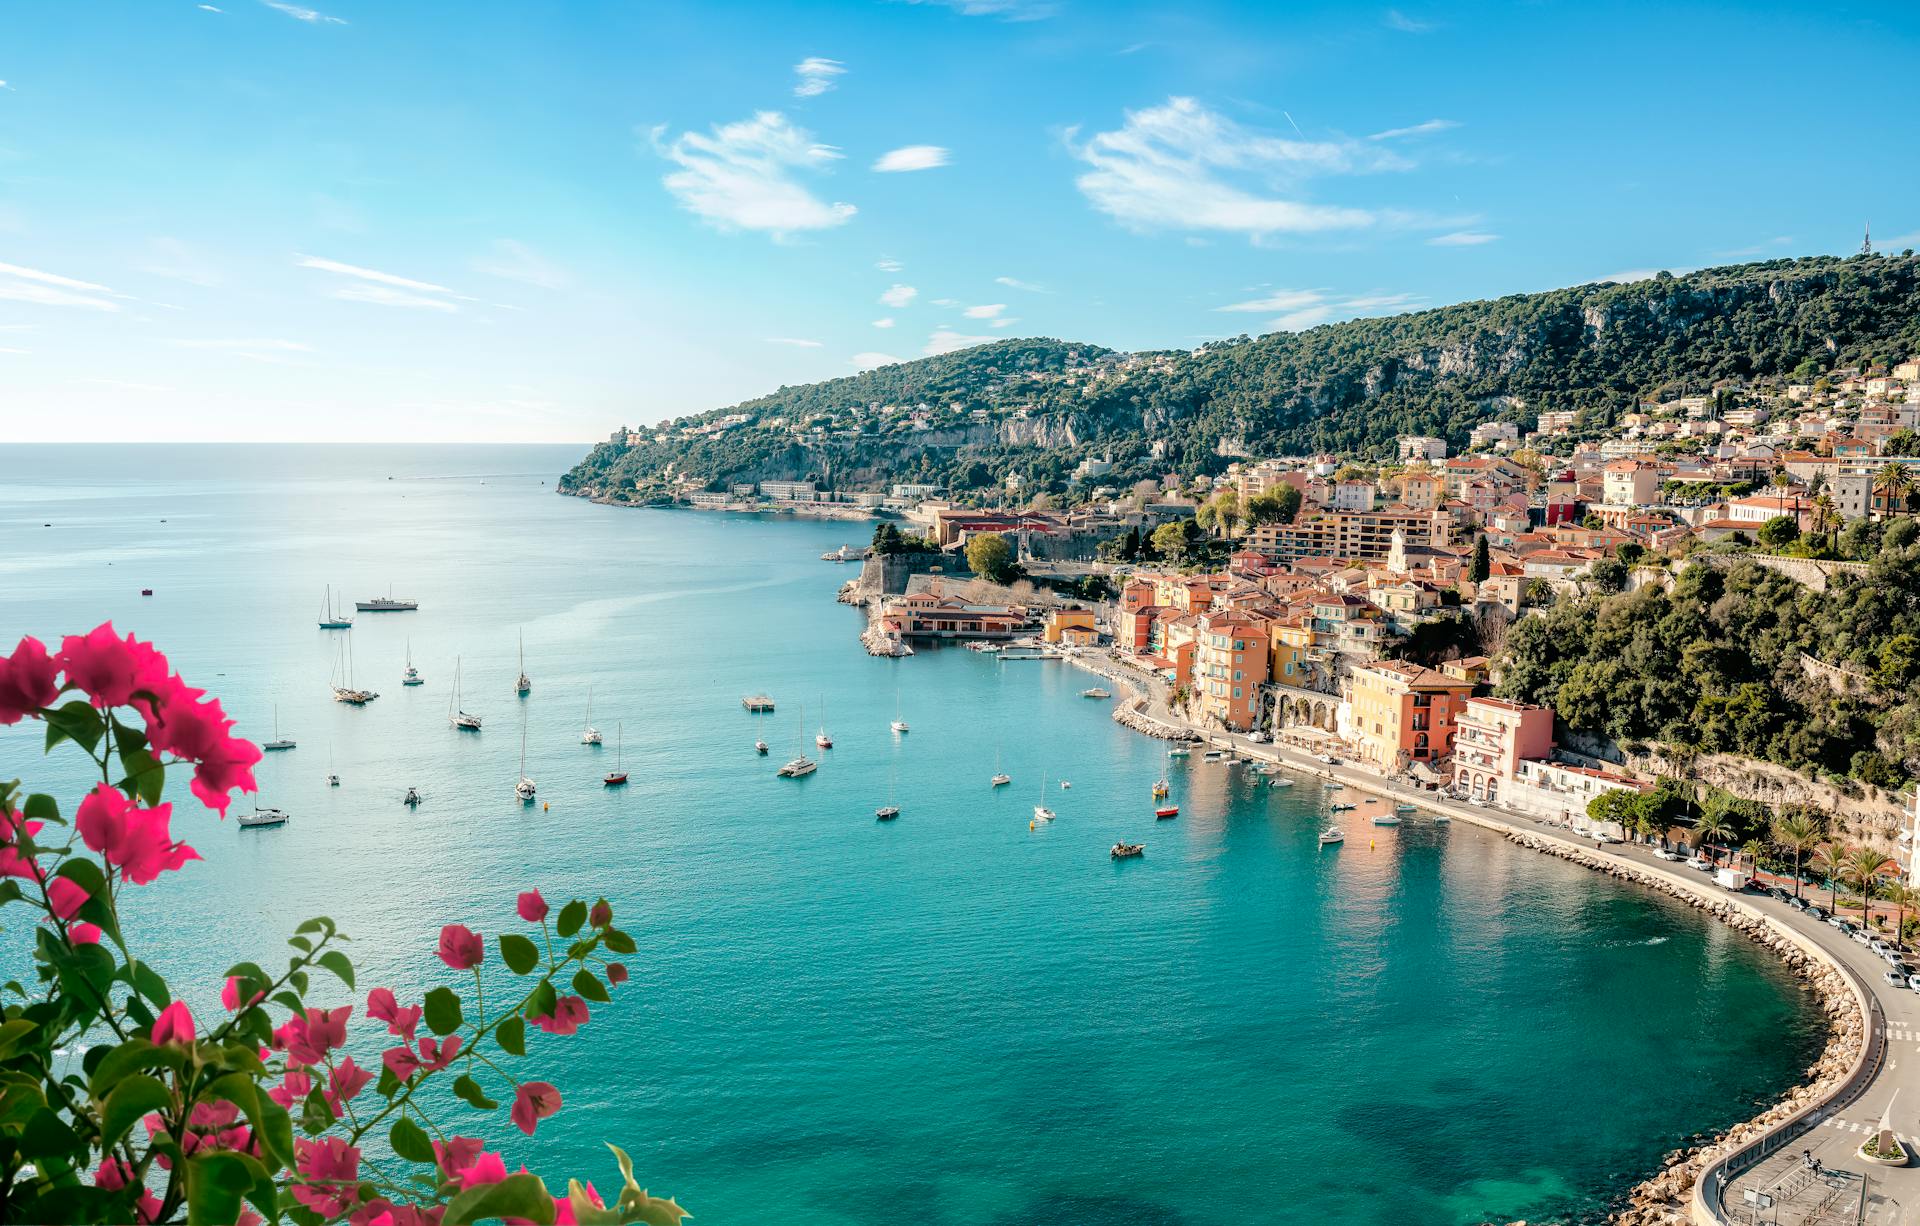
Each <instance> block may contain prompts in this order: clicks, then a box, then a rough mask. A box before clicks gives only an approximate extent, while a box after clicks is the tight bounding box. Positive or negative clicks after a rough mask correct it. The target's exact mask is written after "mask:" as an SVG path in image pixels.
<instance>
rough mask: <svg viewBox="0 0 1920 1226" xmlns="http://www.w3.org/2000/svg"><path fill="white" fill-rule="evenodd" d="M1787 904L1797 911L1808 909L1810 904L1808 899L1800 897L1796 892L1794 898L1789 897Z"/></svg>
mask: <svg viewBox="0 0 1920 1226" xmlns="http://www.w3.org/2000/svg"><path fill="white" fill-rule="evenodd" d="M1787 905H1788V906H1789V907H1792V908H1793V909H1794V910H1795V911H1805V910H1806V909H1807V905H1808V904H1807V900H1806V899H1804V898H1802V897H1800V896H1799V895H1798V894H1795V895H1794V896H1793V897H1792V898H1789V899H1787Z"/></svg>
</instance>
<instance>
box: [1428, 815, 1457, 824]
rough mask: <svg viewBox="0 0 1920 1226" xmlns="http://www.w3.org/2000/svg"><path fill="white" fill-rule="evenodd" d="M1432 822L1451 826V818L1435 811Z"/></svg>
mask: <svg viewBox="0 0 1920 1226" xmlns="http://www.w3.org/2000/svg"><path fill="white" fill-rule="evenodd" d="M1433 824H1434V825H1436V826H1451V825H1453V819H1452V818H1451V817H1449V816H1447V815H1446V814H1445V813H1436V814H1434V815H1433Z"/></svg>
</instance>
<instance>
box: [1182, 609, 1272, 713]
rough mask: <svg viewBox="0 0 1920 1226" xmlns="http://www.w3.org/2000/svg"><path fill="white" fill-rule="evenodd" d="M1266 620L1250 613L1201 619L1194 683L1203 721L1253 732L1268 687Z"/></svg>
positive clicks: (1194, 667)
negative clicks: (1264, 692)
mask: <svg viewBox="0 0 1920 1226" xmlns="http://www.w3.org/2000/svg"><path fill="white" fill-rule="evenodd" d="M1267 635H1268V624H1267V619H1266V618H1264V617H1258V616H1256V615H1254V614H1251V613H1241V612H1218V613H1209V614H1206V615H1205V616H1203V617H1202V618H1201V619H1200V626H1199V636H1198V638H1197V640H1196V646H1195V653H1194V663H1193V680H1194V687H1193V688H1194V695H1195V697H1196V698H1197V699H1198V701H1199V707H1200V716H1201V719H1202V720H1207V719H1212V720H1214V721H1216V722H1218V723H1220V724H1223V725H1225V726H1226V727H1228V728H1232V729H1235V730H1240V731H1244V730H1246V729H1249V728H1252V727H1253V725H1254V723H1255V721H1256V719H1257V718H1258V716H1259V713H1260V687H1261V686H1263V685H1265V684H1266V683H1267Z"/></svg>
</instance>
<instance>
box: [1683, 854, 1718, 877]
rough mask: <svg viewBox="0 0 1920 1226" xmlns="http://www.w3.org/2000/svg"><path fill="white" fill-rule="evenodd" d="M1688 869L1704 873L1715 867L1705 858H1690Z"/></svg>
mask: <svg viewBox="0 0 1920 1226" xmlns="http://www.w3.org/2000/svg"><path fill="white" fill-rule="evenodd" d="M1687 867H1688V868H1692V869H1698V870H1699V871H1701V872H1703V873H1704V872H1706V871H1708V870H1709V869H1711V868H1712V867H1713V862H1712V861H1711V860H1709V859H1707V858H1706V857H1705V856H1688V857H1687Z"/></svg>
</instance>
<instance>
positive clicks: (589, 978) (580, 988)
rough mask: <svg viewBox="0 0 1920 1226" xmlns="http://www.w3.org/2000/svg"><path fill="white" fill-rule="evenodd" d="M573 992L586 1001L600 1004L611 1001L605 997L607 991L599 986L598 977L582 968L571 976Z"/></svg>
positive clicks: (608, 997)
mask: <svg viewBox="0 0 1920 1226" xmlns="http://www.w3.org/2000/svg"><path fill="white" fill-rule="evenodd" d="M573 990H574V991H576V992H578V993H580V995H582V996H584V997H586V998H587V999H588V1000H593V1001H599V1002H600V1003H601V1004H605V1003H606V1002H608V1001H610V1000H612V999H613V997H611V996H609V995H607V989H606V988H605V987H604V986H603V985H602V984H601V982H600V979H599V977H598V976H596V975H595V974H594V973H593V972H592V971H590V970H588V969H587V968H586V967H584V966H583V967H581V968H580V969H579V970H577V971H575V972H574V974H573Z"/></svg>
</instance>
